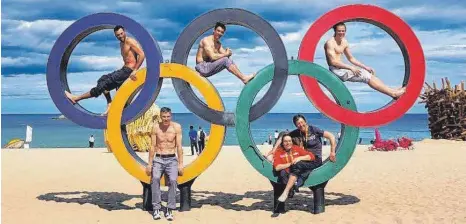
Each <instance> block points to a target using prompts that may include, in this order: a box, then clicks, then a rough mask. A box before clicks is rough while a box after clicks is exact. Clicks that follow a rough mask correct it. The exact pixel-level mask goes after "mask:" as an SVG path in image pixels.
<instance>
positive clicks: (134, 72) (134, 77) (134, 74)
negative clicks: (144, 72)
mask: <svg viewBox="0 0 466 224" xmlns="http://www.w3.org/2000/svg"><path fill="white" fill-rule="evenodd" d="M129 78H130V79H131V80H133V81H136V80H137V78H136V70H134V71H133V72H131V75H129Z"/></svg>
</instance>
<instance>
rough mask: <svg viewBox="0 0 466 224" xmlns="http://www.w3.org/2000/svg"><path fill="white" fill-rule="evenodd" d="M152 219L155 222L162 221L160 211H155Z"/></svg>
mask: <svg viewBox="0 0 466 224" xmlns="http://www.w3.org/2000/svg"><path fill="white" fill-rule="evenodd" d="M152 217H153V218H154V220H159V219H161V218H162V216H161V215H160V210H158V209H156V210H154V214H153V215H152Z"/></svg>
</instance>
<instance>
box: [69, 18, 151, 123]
mask: <svg viewBox="0 0 466 224" xmlns="http://www.w3.org/2000/svg"><path fill="white" fill-rule="evenodd" d="M113 32H114V34H115V37H116V38H117V39H118V40H119V41H120V49H121V56H122V57H123V61H124V63H125V65H124V66H123V67H122V68H121V69H119V70H116V71H114V72H112V73H110V74H106V75H103V76H102V77H100V79H99V80H98V81H97V86H96V87H94V88H92V89H91V90H90V91H89V92H87V93H84V94H82V95H80V96H76V95H73V94H71V93H70V92H68V91H65V95H66V97H67V98H68V99H69V100H70V101H71V102H72V103H73V104H75V103H77V102H78V101H80V100H84V99H88V98H91V97H98V96H100V95H101V94H102V93H103V94H104V95H105V98H106V99H107V110H106V111H105V112H104V113H103V115H105V114H107V113H108V109H109V108H110V103H111V102H112V99H111V96H110V91H111V90H113V89H118V88H119V87H120V86H121V85H122V84H123V82H125V81H126V79H127V78H128V77H130V78H131V79H132V80H136V71H137V70H138V69H139V67H141V65H142V63H143V62H144V59H145V55H144V52H143V51H142V48H141V47H140V46H139V44H138V42H137V41H136V40H135V39H133V38H130V37H127V36H126V32H125V28H124V27H123V26H120V25H118V26H116V27H115V28H114V29H113Z"/></svg>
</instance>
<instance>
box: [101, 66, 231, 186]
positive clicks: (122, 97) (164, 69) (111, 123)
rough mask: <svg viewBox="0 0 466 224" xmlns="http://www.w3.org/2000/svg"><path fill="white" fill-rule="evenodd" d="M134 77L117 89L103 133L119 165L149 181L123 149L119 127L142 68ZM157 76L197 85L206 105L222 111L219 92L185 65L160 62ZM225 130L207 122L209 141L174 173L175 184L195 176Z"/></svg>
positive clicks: (142, 76) (208, 161) (215, 151)
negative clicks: (186, 163) (176, 173)
mask: <svg viewBox="0 0 466 224" xmlns="http://www.w3.org/2000/svg"><path fill="white" fill-rule="evenodd" d="M136 77H137V80H136V81H133V80H131V79H128V81H126V82H125V83H123V85H122V86H121V87H120V88H119V90H118V91H117V93H116V95H115V98H114V99H113V101H112V104H111V106H110V110H109V113H108V118H107V130H106V131H107V133H106V135H107V139H108V141H107V142H108V146H109V147H110V148H111V150H112V152H113V154H114V155H115V157H116V158H117V160H118V162H119V163H120V164H121V166H123V168H124V169H125V170H126V171H127V172H128V173H129V174H130V175H132V176H133V177H135V178H136V179H138V180H140V181H142V182H145V183H148V184H149V183H150V176H148V175H147V174H146V172H145V166H144V165H142V164H140V163H139V162H137V161H136V159H135V158H134V157H133V156H132V155H131V154H130V153H129V151H128V150H127V149H126V146H125V144H124V142H123V138H122V135H121V127H120V124H121V117H122V111H123V108H124V106H125V104H126V102H127V101H128V99H129V97H130V96H131V94H132V93H133V92H134V91H136V90H137V89H138V87H140V86H141V85H142V84H143V81H144V80H145V79H146V69H145V68H143V69H140V70H139V71H138V72H137V73H136ZM160 77H162V78H178V79H182V80H184V81H186V82H188V83H190V84H191V85H193V86H194V87H197V89H198V90H199V91H200V93H201V94H202V96H203V97H204V99H205V100H206V102H207V105H208V106H209V107H210V108H212V109H214V110H218V111H224V107H223V104H222V100H221V98H220V95H219V94H218V92H217V90H216V89H215V87H214V86H213V85H212V83H210V82H209V81H208V80H207V79H206V78H204V77H201V76H200V75H199V74H198V73H197V72H195V71H193V70H191V69H190V68H188V67H187V66H185V65H181V64H173V63H163V64H160ZM225 131H226V128H225V126H221V125H216V124H211V126H210V138H209V142H208V143H207V144H206V148H205V149H204V150H203V151H202V153H201V154H200V155H199V157H198V158H197V159H196V160H194V161H193V162H191V163H190V164H189V165H187V166H185V167H184V170H183V171H184V172H183V176H179V177H178V180H177V181H178V184H183V183H186V182H188V181H190V180H192V179H194V178H196V177H197V176H199V175H200V174H201V173H202V172H204V170H206V169H207V168H208V167H209V166H210V165H211V164H212V162H213V161H214V160H215V158H216V157H217V155H218V153H219V152H220V149H221V147H222V145H223V140H224V137H225ZM130 150H131V149H130ZM163 179H164V177H162V180H161V183H160V184H162V185H165V181H164V180H163Z"/></svg>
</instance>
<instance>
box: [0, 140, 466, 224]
mask: <svg viewBox="0 0 466 224" xmlns="http://www.w3.org/2000/svg"><path fill="white" fill-rule="evenodd" d="M261 147H262V150H264V151H266V150H267V149H268V147H269V146H261ZM106 151H107V150H106V149H29V150H10V149H8V150H6V149H3V150H2V155H1V156H2V160H1V161H2V223H154V222H159V223H166V222H167V221H166V220H165V219H162V220H159V221H154V220H152V217H151V215H150V214H149V213H148V212H146V211H143V210H142V209H141V204H142V197H141V194H142V186H141V184H140V183H139V181H137V180H136V179H134V178H133V177H131V176H130V175H129V174H127V173H126V171H125V170H124V169H123V168H122V167H121V166H120V165H119V163H118V162H117V160H116V159H115V158H114V156H113V154H111V153H107V152H106ZM188 151H189V150H188V148H186V149H185V152H188ZM324 152H326V153H328V148H325V149H324ZM188 154H190V153H188ZM146 157H147V154H142V158H143V159H147V158H146ZM194 158H195V157H192V156H186V157H185V160H186V162H188V161H190V160H192V159H194ZM192 194H193V202H192V205H193V208H192V210H191V211H189V212H177V211H176V212H175V213H174V216H175V221H174V222H175V223H219V222H222V224H224V223H466V143H465V142H453V141H444V140H424V141H422V142H416V143H415V149H414V150H412V151H396V152H369V151H367V146H358V148H357V149H356V152H355V153H354V155H353V157H352V158H351V160H350V162H349V163H348V165H347V166H346V167H345V168H344V169H343V170H342V171H341V172H340V173H339V174H338V175H337V176H336V177H335V178H334V179H332V180H331V181H330V182H329V183H328V185H327V187H326V211H325V213H323V214H318V215H313V214H311V213H310V212H309V207H311V205H312V192H311V191H309V190H307V189H301V192H300V193H297V195H295V197H294V198H293V199H290V200H289V201H287V209H289V211H288V212H287V213H285V214H282V215H280V216H279V217H277V218H271V217H270V215H271V214H272V212H271V207H272V206H273V205H272V187H271V185H270V183H269V182H268V180H267V179H265V178H264V177H262V176H261V175H260V174H259V173H257V172H256V171H255V170H254V169H253V168H252V166H251V165H249V164H248V162H247V161H246V159H245V158H244V156H243V154H242V153H241V151H240V149H239V147H238V146H225V147H223V149H222V151H221V153H220V154H219V156H218V158H217V159H216V160H215V162H214V163H213V164H212V166H211V167H209V169H208V170H207V171H206V172H204V173H203V174H202V175H201V176H200V177H199V178H197V180H196V182H195V183H194V185H193V193H192ZM164 198H166V195H165V194H164ZM178 202H179V198H178ZM164 203H165V202H164Z"/></svg>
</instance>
